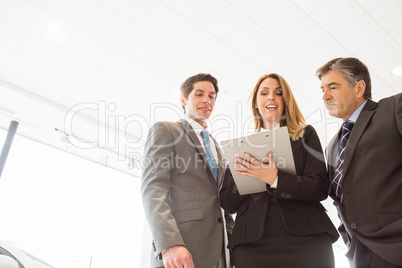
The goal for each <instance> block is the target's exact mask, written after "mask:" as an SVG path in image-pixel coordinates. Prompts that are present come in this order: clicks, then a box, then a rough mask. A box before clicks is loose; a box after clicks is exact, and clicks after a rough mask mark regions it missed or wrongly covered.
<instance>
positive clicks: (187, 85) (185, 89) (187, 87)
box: [180, 73, 219, 100]
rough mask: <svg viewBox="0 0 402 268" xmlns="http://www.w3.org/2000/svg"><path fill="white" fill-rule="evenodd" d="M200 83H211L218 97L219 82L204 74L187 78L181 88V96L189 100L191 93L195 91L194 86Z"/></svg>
mask: <svg viewBox="0 0 402 268" xmlns="http://www.w3.org/2000/svg"><path fill="white" fill-rule="evenodd" d="M200 81H207V82H211V83H212V84H213V85H214V88H215V93H216V96H218V91H219V88H218V80H216V78H215V77H213V76H212V75H210V74H204V73H199V74H196V75H193V76H191V77H189V78H187V79H186V81H184V83H183V84H182V85H181V87H180V95H181V96H183V97H184V98H185V99H186V100H187V98H188V95H190V93H191V91H193V89H194V86H193V85H194V84H195V83H197V82H200Z"/></svg>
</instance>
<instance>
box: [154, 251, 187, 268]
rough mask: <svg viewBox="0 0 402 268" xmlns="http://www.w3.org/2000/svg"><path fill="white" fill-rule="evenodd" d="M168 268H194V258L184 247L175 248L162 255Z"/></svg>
mask: <svg viewBox="0 0 402 268" xmlns="http://www.w3.org/2000/svg"><path fill="white" fill-rule="evenodd" d="M162 259H163V264H164V265H165V267H166V268H194V263H193V258H192V257H191V254H190V252H189V251H188V250H187V249H186V247H184V246H173V247H170V248H168V249H167V250H165V251H164V252H163V254H162Z"/></svg>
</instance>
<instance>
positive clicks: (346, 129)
mask: <svg viewBox="0 0 402 268" xmlns="http://www.w3.org/2000/svg"><path fill="white" fill-rule="evenodd" d="M354 124H355V123H353V122H352V121H346V122H344V123H343V125H342V134H341V137H340V141H339V151H338V166H337V167H336V170H335V174H334V180H333V181H332V187H333V188H334V192H335V195H336V199H338V201H339V202H340V203H341V204H342V203H343V194H342V187H341V179H342V172H343V161H344V157H345V147H346V143H347V141H348V139H349V136H350V132H351V131H352V128H353V126H354Z"/></svg>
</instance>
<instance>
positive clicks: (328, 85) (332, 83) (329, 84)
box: [320, 82, 340, 88]
mask: <svg viewBox="0 0 402 268" xmlns="http://www.w3.org/2000/svg"><path fill="white" fill-rule="evenodd" d="M333 85H336V86H338V85H340V84H339V83H336V82H331V83H328V84H326V85H325V86H327V87H330V86H333ZM320 88H324V86H321V87H320Z"/></svg>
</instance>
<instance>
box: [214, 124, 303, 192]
mask: <svg viewBox="0 0 402 268" xmlns="http://www.w3.org/2000/svg"><path fill="white" fill-rule="evenodd" d="M221 147H222V149H223V151H224V157H225V161H227V164H228V166H229V168H230V171H231V172H232V175H233V179H234V181H235V183H236V186H237V189H238V191H239V193H240V194H241V195H245V194H251V193H259V192H263V191H266V190H267V188H266V185H267V184H266V183H265V182H262V181H260V180H259V179H257V178H254V177H249V176H245V175H240V174H236V172H235V170H237V169H240V168H238V167H236V165H235V158H236V157H241V158H244V153H249V154H250V155H252V156H253V157H255V158H256V159H258V160H260V161H261V162H267V155H268V153H269V152H271V153H272V155H273V158H274V161H275V164H276V167H277V168H278V169H279V170H282V171H284V172H286V173H290V174H294V175H296V168H295V163H294V160H293V153H292V147H291V145H290V139H289V133H288V128H287V127H280V128H275V129H273V130H267V131H262V132H258V133H255V134H251V135H249V136H244V137H240V138H235V139H231V140H225V141H221Z"/></svg>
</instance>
